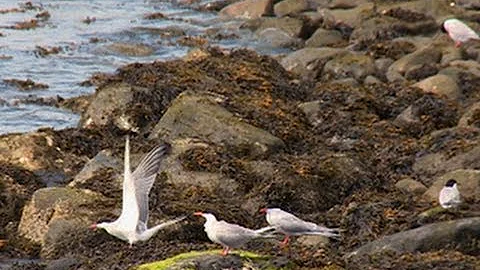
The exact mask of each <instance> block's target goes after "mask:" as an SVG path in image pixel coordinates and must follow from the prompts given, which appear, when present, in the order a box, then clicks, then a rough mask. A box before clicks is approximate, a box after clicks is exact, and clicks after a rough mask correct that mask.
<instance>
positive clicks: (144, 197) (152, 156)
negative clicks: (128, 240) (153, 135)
mask: <svg viewBox="0 0 480 270" xmlns="http://www.w3.org/2000/svg"><path fill="white" fill-rule="evenodd" d="M168 150H169V146H168V145H167V144H164V145H160V146H157V147H155V148H154V149H152V150H151V151H150V152H149V153H148V154H147V155H146V156H145V157H144V158H143V159H142V161H140V164H139V165H138V166H137V168H136V169H135V171H134V172H133V173H132V179H133V183H134V187H135V197H136V199H137V205H138V208H139V222H140V223H143V224H145V225H146V224H147V221H148V194H149V193H150V190H151V189H152V186H153V182H155V177H156V176H157V173H158V169H159V168H160V162H161V160H162V159H163V158H164V157H165V155H166V154H167V152H168Z"/></svg>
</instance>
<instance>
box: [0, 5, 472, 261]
mask: <svg viewBox="0 0 480 270" xmlns="http://www.w3.org/2000/svg"><path fill="white" fill-rule="evenodd" d="M178 2H179V3H178V4H181V5H190V6H191V7H193V8H196V9H198V10H209V11H212V10H214V11H218V12H219V14H220V16H222V17H224V18H225V20H227V21H228V20H231V19H232V18H234V19H242V20H244V23H243V27H244V28H248V29H250V30H251V31H252V32H253V33H254V35H257V36H258V38H259V39H260V40H262V42H268V43H269V44H270V45H272V46H278V47H284V48H295V50H293V51H292V52H291V53H288V54H287V55H281V56H275V57H270V56H263V55H259V54H257V53H255V52H253V51H251V50H248V49H233V50H226V49H221V48H218V47H211V46H208V44H203V42H202V44H198V43H197V45H199V48H195V49H193V48H192V50H191V51H190V52H189V54H188V55H187V56H185V57H184V58H182V59H178V60H172V61H157V62H153V63H134V64H130V65H126V66H123V67H121V68H120V69H118V70H117V71H116V72H115V74H96V75H95V76H92V78H91V80H90V81H89V83H92V84H94V85H96V87H97V88H96V92H95V93H94V94H92V95H89V96H82V97H78V98H73V99H67V100H63V99H59V100H58V101H57V102H56V105H57V106H61V107H65V108H69V109H72V110H74V111H76V112H79V113H80V114H81V121H80V123H79V126H78V127H77V128H71V129H65V130H52V129H42V130H38V131H36V132H31V133H26V134H8V135H2V136H0V153H1V155H0V162H1V164H2V166H1V167H0V217H1V219H0V222H1V224H0V239H6V240H7V242H6V244H5V245H4V246H3V247H1V246H0V259H2V258H34V259H41V261H40V262H32V263H20V262H18V263H16V264H14V265H13V266H11V267H10V268H11V269H128V268H131V267H137V266H139V265H141V264H145V263H149V262H154V261H161V260H165V259H168V258H172V257H174V256H176V255H179V254H182V253H186V254H189V253H188V252H191V251H206V250H211V249H215V248H217V247H216V246H215V245H214V244H211V243H210V242H209V240H208V239H207V237H206V235H205V233H204V231H203V227H202V225H203V224H202V222H201V220H197V219H195V218H193V217H191V218H188V219H187V221H185V222H182V223H180V224H179V225H178V226H173V227H172V228H168V229H166V230H165V231H161V232H160V233H159V234H158V235H157V236H155V237H154V238H152V239H151V240H149V241H148V242H145V243H140V244H138V245H134V246H133V247H132V248H131V249H129V248H128V244H126V243H124V242H122V241H120V240H118V239H115V238H114V237H112V236H110V235H108V234H106V233H105V232H101V231H97V232H92V231H90V230H88V225H89V224H91V223H93V222H96V221H99V220H100V219H104V220H113V219H114V218H115V217H116V216H118V214H119V211H120V209H121V203H120V202H121V200H120V198H121V174H122V171H123V167H122V166H123V165H122V160H123V147H124V138H125V135H127V134H130V135H131V138H132V142H131V148H132V155H133V157H132V159H133V163H134V164H133V165H134V166H135V165H136V163H135V162H138V160H139V159H140V158H141V156H142V155H143V154H144V153H146V152H147V151H149V150H150V149H151V148H152V147H153V146H155V145H157V144H158V143H161V142H168V143H169V144H170V145H171V146H172V150H171V153H170V154H169V156H168V157H167V158H166V159H165V160H164V161H163V163H162V168H161V174H160V175H159V176H158V177H157V179H156V182H155V184H154V187H153V189H152V191H151V193H150V210H151V213H150V219H151V221H150V222H151V223H158V222H160V221H162V220H165V219H169V218H173V217H176V216H179V215H185V214H189V213H193V212H194V211H198V210H202V211H212V212H213V213H215V214H216V215H217V217H219V218H221V219H225V220H227V221H231V222H235V223H238V224H241V225H243V226H247V227H254V228H259V227H261V226H264V225H265V220H264V217H263V216H261V215H260V214H258V210H259V209H260V208H262V207H264V206H276V207H281V208H283V209H285V210H288V211H290V212H293V213H295V214H297V215H298V216H301V217H302V218H305V219H307V220H311V221H315V222H317V223H321V224H324V225H326V226H329V227H340V228H341V229H343V230H344V232H343V235H342V239H341V240H340V241H328V240H326V239H324V238H323V237H298V238H296V239H295V240H294V241H293V242H292V245H291V246H290V247H289V249H288V250H284V249H281V248H280V247H279V246H278V245H275V244H272V243H266V242H257V241H255V242H253V243H251V244H248V245H247V247H245V248H248V249H249V250H251V251H253V252H255V253H257V254H262V256H260V257H261V259H259V258H260V257H256V256H257V255H255V254H253V255H252V254H245V253H241V252H240V253H238V254H236V255H231V256H227V257H220V256H217V255H212V254H210V253H208V252H206V253H199V254H200V255H198V254H197V253H195V256H190V255H189V256H186V255H185V256H184V257H185V258H187V260H188V261H187V262H188V263H186V262H183V264H182V262H180V264H178V265H180V266H178V265H177V266H175V265H173V266H172V265H166V266H167V267H170V266H171V267H170V268H165V269H179V268H180V269H181V268H184V267H187V266H186V265H189V266H192V265H193V267H196V268H195V269H217V268H225V267H230V268H231V269H244V267H247V268H248V267H250V268H248V269H272V268H273V269H325V270H327V269H475V268H478V267H480V260H479V256H480V246H479V243H480V241H479V239H480V229H479V228H480V226H479V225H480V220H479V216H480V170H478V169H479V166H478V164H479V161H480V151H477V150H479V149H480V148H479V147H480V125H479V123H480V122H479V120H478V119H479V112H480V105H479V104H480V103H479V102H480V94H479V93H480V92H479V91H478V90H479V89H480V87H479V85H480V63H479V62H478V59H479V58H478V56H479V52H480V46H479V43H478V42H479V41H476V40H471V41H469V42H466V43H465V44H463V45H462V46H461V47H455V46H454V42H453V41H452V40H451V39H450V38H449V37H448V36H447V35H446V34H443V33H441V32H440V25H441V23H442V21H443V20H445V19H446V18H450V17H457V18H459V19H462V20H463V21H465V22H466V23H467V24H469V25H470V26H471V27H472V28H473V29H475V30H476V31H477V32H479V30H480V24H479V18H480V11H479V10H478V8H479V7H478V6H476V5H475V3H474V2H475V1H466V0H464V1H450V2H449V1H428V0H416V1H375V2H371V1H367V0H356V1H342V0H331V1H330V0H329V1H327V0H325V1H322V0H311V1H307V0H302V1H299V0H295V1H293V0H283V1H272V0H261V1H251V0H245V1H214V2H213V4H212V3H210V2H209V3H208V4H206V3H204V2H202V1H200V2H197V3H192V1H178ZM451 3H454V4H451ZM247 11H248V12H247ZM157 17H159V18H162V17H161V16H156V17H155V18H157ZM197 41H198V40H197ZM192 46H193V45H192ZM450 178H454V179H455V180H456V181H457V182H458V183H459V189H460V191H461V193H462V196H463V199H464V203H463V205H462V206H461V207H460V209H456V210H453V211H445V210H442V209H440V208H438V202H437V194H438V192H439V191H440V189H441V188H442V186H443V184H444V183H445V181H446V180H448V179H450ZM174 258H176V259H175V263H178V261H177V259H178V257H174ZM192 258H193V259H192ZM158 265H160V263H159V264H158ZM158 265H157V266H158ZM161 265H165V264H161ZM247 265H248V266H247ZM175 267H177V268H175ZM142 269H150V268H142ZM151 269H155V268H151ZM159 269H163V268H159Z"/></svg>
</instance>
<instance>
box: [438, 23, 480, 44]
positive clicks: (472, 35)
mask: <svg viewBox="0 0 480 270" xmlns="http://www.w3.org/2000/svg"><path fill="white" fill-rule="evenodd" d="M442 31H443V32H446V33H448V35H449V36H450V38H451V39H453V41H455V46H456V47H460V45H462V43H464V42H467V41H468V40H469V39H479V36H478V34H477V33H476V32H475V31H473V30H472V28H470V27H468V25H466V24H465V23H463V22H462V21H460V20H458V19H448V20H445V21H444V22H443V24H442Z"/></svg>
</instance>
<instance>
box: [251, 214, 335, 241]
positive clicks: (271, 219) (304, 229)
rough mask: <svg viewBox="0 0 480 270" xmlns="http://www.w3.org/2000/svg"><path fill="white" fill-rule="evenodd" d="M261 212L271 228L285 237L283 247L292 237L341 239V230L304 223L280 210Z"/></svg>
mask: <svg viewBox="0 0 480 270" xmlns="http://www.w3.org/2000/svg"><path fill="white" fill-rule="evenodd" d="M260 212H261V213H264V214H266V219H267V222H268V224H269V225H270V226H272V227H274V228H275V229H276V230H277V231H278V232H281V233H283V234H284V235H285V239H284V240H283V241H282V243H281V245H282V246H285V245H287V244H288V241H289V239H290V236H295V235H308V234H310V235H312V234H316V235H323V236H327V237H340V235H339V232H340V229H332V228H327V227H324V226H320V225H317V224H315V223H313V222H308V221H304V220H302V219H300V218H298V217H296V216H294V215H293V214H290V213H288V212H285V211H283V210H282V209H280V208H263V209H260Z"/></svg>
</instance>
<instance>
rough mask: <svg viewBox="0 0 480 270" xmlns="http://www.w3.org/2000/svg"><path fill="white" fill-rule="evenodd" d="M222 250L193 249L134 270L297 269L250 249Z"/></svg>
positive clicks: (291, 264)
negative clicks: (222, 252) (221, 253)
mask: <svg viewBox="0 0 480 270" xmlns="http://www.w3.org/2000/svg"><path fill="white" fill-rule="evenodd" d="M220 252H221V250H208V251H191V252H188V253H182V254H179V255H176V256H174V257H171V258H168V259H165V260H163V261H158V262H153V263H147V264H143V265H140V266H138V267H133V268H132V270H176V269H178V270H180V269H199V270H201V269H205V270H207V269H219V268H220V269H225V268H228V269H232V270H233V269H245V268H249V269H283V270H288V269H295V267H294V264H293V263H290V262H288V261H284V262H281V263H280V262H279V261H276V260H275V258H273V257H271V256H266V255H259V254H256V253H252V252H248V251H234V252H231V253H230V254H229V255H228V256H221V255H220Z"/></svg>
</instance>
